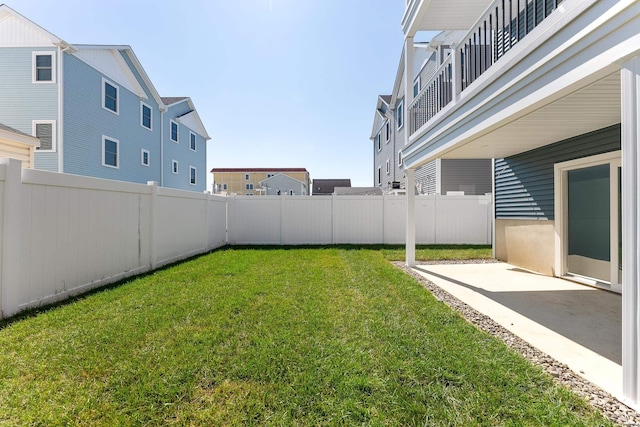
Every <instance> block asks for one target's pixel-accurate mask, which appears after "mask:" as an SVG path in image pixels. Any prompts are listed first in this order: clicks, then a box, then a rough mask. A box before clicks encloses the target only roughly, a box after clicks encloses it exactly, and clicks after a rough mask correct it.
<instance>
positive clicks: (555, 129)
mask: <svg viewBox="0 0 640 427" xmlns="http://www.w3.org/2000/svg"><path fill="white" fill-rule="evenodd" d="M620 122H621V93H620V72H619V71H618V72H615V73H612V74H610V75H608V76H606V77H604V78H602V79H600V80H598V81H596V82H595V83H592V84H590V85H589V86H586V87H584V88H581V89H579V90H576V91H575V92H572V93H570V94H569V95H566V96H564V97H562V98H560V99H558V100H555V101H553V102H550V103H548V104H546V105H544V106H542V107H540V108H538V109H537V110H535V111H532V112H530V113H528V114H526V115H523V116H520V117H512V118H510V119H508V120H507V121H505V123H503V124H502V125H501V126H499V127H497V128H495V129H491V130H488V131H487V132H485V133H481V134H477V135H476V136H475V137H473V138H472V139H470V140H467V141H462V142H460V143H459V144H456V145H454V146H452V147H449V148H448V149H445V150H443V151H441V152H439V153H437V154H436V156H435V157H438V158H443V159H465V158H468V159H471V158H503V157H508V156H512V155H515V154H518V153H523V152H526V151H529V150H533V149H535V148H539V147H542V146H545V145H549V144H553V143H555V142H558V141H562V140H564V139H567V138H571V137H573V136H577V135H582V134H585V133H588V132H592V131H595V130H598V129H602V128H604V127H607V126H611V125H615V124H617V123H620Z"/></svg>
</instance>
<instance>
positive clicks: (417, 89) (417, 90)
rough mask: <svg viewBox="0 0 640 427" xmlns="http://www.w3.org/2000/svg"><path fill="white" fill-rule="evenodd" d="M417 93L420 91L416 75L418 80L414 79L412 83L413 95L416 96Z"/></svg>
mask: <svg viewBox="0 0 640 427" xmlns="http://www.w3.org/2000/svg"><path fill="white" fill-rule="evenodd" d="M419 93H420V77H418V80H416V81H415V83H413V97H414V98H415V97H416V96H418V94H419Z"/></svg>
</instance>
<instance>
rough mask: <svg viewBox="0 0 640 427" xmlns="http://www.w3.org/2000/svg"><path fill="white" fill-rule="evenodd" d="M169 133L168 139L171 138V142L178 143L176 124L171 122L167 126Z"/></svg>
mask: <svg viewBox="0 0 640 427" xmlns="http://www.w3.org/2000/svg"><path fill="white" fill-rule="evenodd" d="M169 132H170V135H169V138H171V140H172V141H173V142H178V123H176V122H174V121H173V120H171V122H170V124H169Z"/></svg>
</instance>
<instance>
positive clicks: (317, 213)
mask: <svg viewBox="0 0 640 427" xmlns="http://www.w3.org/2000/svg"><path fill="white" fill-rule="evenodd" d="M491 200H492V198H491V195H490V194H489V195H484V196H442V195H429V196H416V199H415V209H416V210H415V212H416V243H418V244H434V243H437V244H448V243H450V244H463V243H466V244H487V245H488V244H491V234H492V229H491V226H492V217H493V207H492V202H491ZM228 209H229V220H228V221H229V236H228V239H229V240H228V241H229V244H232V245H301V244H380V243H382V244H404V242H405V232H406V231H405V224H406V200H405V198H404V197H399V196H392V195H385V196H335V195H334V196H259V197H258V196H235V197H230V198H229V208H228Z"/></svg>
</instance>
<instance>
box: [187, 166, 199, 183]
mask: <svg viewBox="0 0 640 427" xmlns="http://www.w3.org/2000/svg"><path fill="white" fill-rule="evenodd" d="M192 173H193V182H191V174H192ZM189 184H190V185H198V168H196V167H195V166H189Z"/></svg>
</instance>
